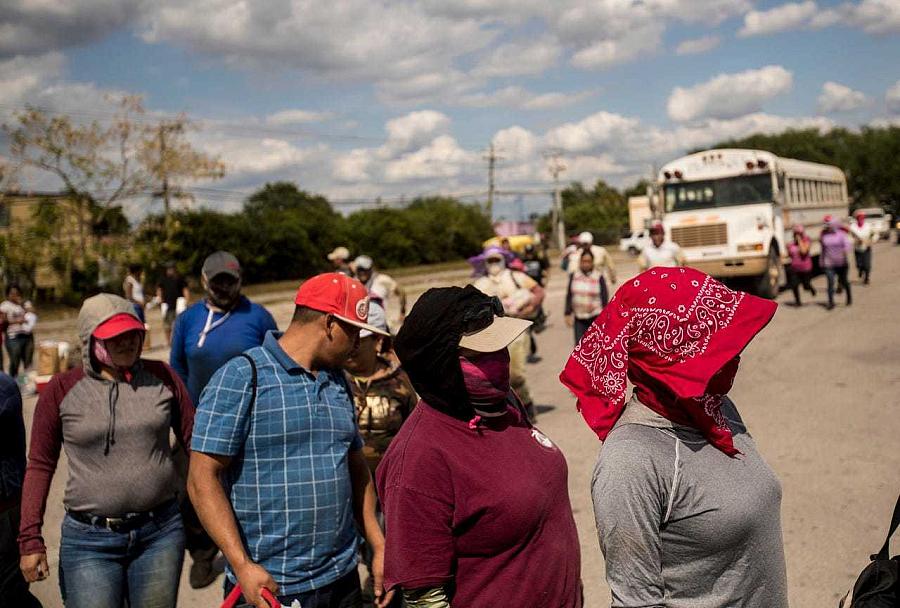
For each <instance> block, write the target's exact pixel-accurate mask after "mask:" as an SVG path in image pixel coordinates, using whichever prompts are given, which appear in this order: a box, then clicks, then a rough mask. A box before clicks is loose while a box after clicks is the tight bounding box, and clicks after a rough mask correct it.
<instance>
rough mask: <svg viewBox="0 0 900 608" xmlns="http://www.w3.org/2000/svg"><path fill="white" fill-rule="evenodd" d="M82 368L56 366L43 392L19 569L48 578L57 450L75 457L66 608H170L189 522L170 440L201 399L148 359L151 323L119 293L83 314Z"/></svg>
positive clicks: (63, 555)
mask: <svg viewBox="0 0 900 608" xmlns="http://www.w3.org/2000/svg"><path fill="white" fill-rule="evenodd" d="M78 333H79V336H80V337H81V344H82V353H83V367H79V368H75V369H73V370H71V371H68V372H64V373H61V374H57V375H56V376H54V377H53V379H52V380H51V381H50V383H49V384H48V385H47V387H46V388H45V389H44V391H43V392H42V393H41V396H40V398H39V399H38V403H37V408H36V410H35V413H34V422H33V425H32V429H31V448H30V452H29V456H28V468H27V470H26V473H25V484H24V490H23V493H22V523H21V527H20V532H19V551H20V553H21V554H22V558H21V568H22V573H23V574H24V575H25V579H26V580H27V581H28V582H35V581H39V580H42V579H44V578H46V577H47V574H48V572H49V570H48V564H47V548H46V547H45V545H44V538H43V536H42V533H41V528H42V525H43V521H44V511H45V507H46V503H47V496H48V494H49V492H50V482H51V481H52V479H53V474H54V472H55V471H56V466H57V462H58V460H59V453H60V449H65V451H66V457H67V458H68V463H69V478H68V481H67V482H66V494H65V498H64V499H63V502H64V503H65V508H66V516H65V519H64V520H63V524H62V540H61V544H60V549H59V582H60V591H61V592H62V599H63V603H64V604H65V605H66V608H123V607H124V606H126V605H127V606H129V607H130V608H170V607H172V608H173V607H174V606H175V603H176V599H177V597H178V582H179V580H180V578H181V566H182V564H183V562H184V529H183V527H182V523H181V514H180V513H179V512H178V492H179V483H178V473H177V471H176V468H175V463H174V461H173V458H172V449H171V446H170V444H169V435H170V432H173V431H174V434H175V437H176V438H177V440H178V443H179V444H181V445H182V446H187V445H190V441H191V427H192V425H193V419H194V407H193V405H192V404H191V399H190V397H189V396H188V393H187V390H186V389H185V387H184V384H182V382H181V379H180V378H179V377H178V374H176V373H175V372H174V371H173V370H172V369H171V368H170V367H169V366H168V365H166V364H165V363H162V362H160V361H152V360H148V359H141V358H140V354H141V346H142V343H143V339H144V324H143V323H141V321H140V319H138V318H137V315H136V314H135V312H134V306H132V304H131V302H129V301H127V300H125V299H124V298H121V297H119V296H115V295H112V294H99V295H96V296H93V297H91V298H88V299H87V300H85V302H84V304H83V305H82V307H81V311H80V312H79V314H78Z"/></svg>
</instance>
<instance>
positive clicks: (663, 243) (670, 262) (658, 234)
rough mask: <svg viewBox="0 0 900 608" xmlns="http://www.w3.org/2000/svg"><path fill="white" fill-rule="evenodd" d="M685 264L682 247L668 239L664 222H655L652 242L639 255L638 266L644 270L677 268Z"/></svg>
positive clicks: (651, 229) (652, 226)
mask: <svg viewBox="0 0 900 608" xmlns="http://www.w3.org/2000/svg"><path fill="white" fill-rule="evenodd" d="M684 265H685V258H684V252H683V251H682V250H681V247H679V246H678V244H677V243H675V242H673V241H670V240H666V230H665V228H663V225H662V222H659V221H657V222H654V223H653V224H652V225H651V226H650V243H649V244H647V246H646V247H644V249H643V250H641V253H640V255H639V256H638V268H640V270H641V272H643V271H645V270H649V269H650V268H657V267H664V268H676V267H680V266H684Z"/></svg>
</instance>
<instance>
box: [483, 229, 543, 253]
mask: <svg viewBox="0 0 900 608" xmlns="http://www.w3.org/2000/svg"><path fill="white" fill-rule="evenodd" d="M503 239H509V246H510V248H511V249H512V250H513V251H515V252H516V253H518V254H520V255H521V254H523V253H525V246H526V245H536V244H537V243H536V242H535V240H534V237H533V236H531V235H530V234H514V235H512V236H495V237H494V238H492V239H488V240H486V241H485V242H484V243H482V246H483V247H484V248H485V249H487V248H488V247H491V246H496V247H499V246H500V241H502V240H503Z"/></svg>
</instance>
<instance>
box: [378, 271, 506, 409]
mask: <svg viewBox="0 0 900 608" xmlns="http://www.w3.org/2000/svg"><path fill="white" fill-rule="evenodd" d="M498 304H499V302H498V301H497V300H496V298H491V297H488V296H486V295H484V294H483V293H481V292H480V291H478V289H476V288H475V287H473V286H471V285H468V286H466V287H464V288H462V287H440V288H435V289H429V290H428V291H426V292H425V293H424V294H422V297H420V298H419V300H418V301H417V302H416V304H415V306H413V307H412V310H411V311H410V312H409V315H408V316H407V317H406V320H405V321H404V322H403V327H401V328H400V332H399V333H398V334H397V338H396V340H395V341H394V350H395V351H396V352H397V356H399V357H400V362H401V363H402V364H403V369H404V371H406V373H407V375H408V376H409V379H410V380H411V381H412V384H413V386H414V387H415V389H416V392H418V393H419V396H420V397H422V399H423V400H424V401H425V402H426V403H427V404H428V405H430V406H432V407H433V408H435V409H437V410H440V411H441V412H444V413H445V414H448V415H450V416H453V417H455V418H459V419H462V420H468V419H470V418H471V417H472V416H474V415H475V411H474V409H473V408H472V405H471V404H470V403H469V396H468V394H467V393H466V387H465V384H464V383H463V376H462V369H461V368H460V365H459V340H460V338H461V337H462V335H463V334H464V333H470V332H472V331H477V330H479V329H483V328H484V327H486V326H487V325H490V323H491V322H492V321H493V318H494V315H496V314H498V312H499V314H501V315H502V314H503V308H502V305H499V306H498ZM498 309H499V310H498Z"/></svg>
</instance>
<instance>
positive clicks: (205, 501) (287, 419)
mask: <svg viewBox="0 0 900 608" xmlns="http://www.w3.org/2000/svg"><path fill="white" fill-rule="evenodd" d="M294 304H295V309H294V317H293V319H292V321H291V324H290V326H289V327H288V329H287V331H285V332H284V334H279V333H276V332H269V333H268V334H267V335H266V339H265V341H264V342H263V345H262V346H260V347H258V348H252V349H250V350H248V351H247V352H246V353H244V354H242V355H241V356H239V357H235V358H234V359H232V360H231V361H229V362H228V363H227V364H226V365H225V366H223V367H222V368H221V369H219V371H217V372H216V373H215V375H214V376H213V378H212V380H210V382H209V384H208V385H207V387H206V389H205V390H204V391H203V394H202V395H201V397H200V405H199V406H198V409H197V419H196V424H195V427H194V437H193V448H194V451H193V452H192V454H191V466H190V474H189V479H188V490H189V492H190V496H191V500H192V501H193V503H194V506H195V507H196V509H197V513H198V514H199V515H200V521H202V522H203V525H204V526H205V527H206V530H207V531H208V532H209V534H210V536H211V537H212V539H213V540H214V541H216V544H217V545H218V546H219V547H220V548H221V550H222V553H223V554H224V555H225V558H226V560H227V561H228V569H227V571H226V574H227V580H226V582H225V592H226V594H227V593H229V592H231V590H232V589H233V588H234V586H235V585H236V584H239V585H240V587H241V590H242V592H243V597H244V598H245V601H247V602H248V603H249V604H250V605H251V606H256V607H258V608H265V607H266V606H267V604H266V601H265V600H264V599H263V598H262V589H263V588H266V589H268V590H269V591H270V592H272V593H274V594H276V595H277V597H278V600H279V601H280V602H281V603H282V604H285V605H288V606H290V605H291V604H292V602H294V601H295V600H296V601H297V602H299V603H300V604H301V605H302V606H303V608H331V607H334V606H338V607H340V608H358V607H359V606H361V590H360V583H359V574H358V572H357V560H358V558H357V553H358V548H359V542H358V541H359V535H358V532H357V531H358V530H359V531H360V532H361V533H362V534H363V536H365V539H366V542H367V543H368V545H369V546H370V547H371V548H372V551H373V553H374V556H373V561H372V563H373V566H372V568H373V579H374V594H375V597H376V605H378V606H383V605H385V606H386V605H387V604H388V603H389V601H390V600H391V595H392V594H383V593H382V589H383V587H382V580H381V579H382V564H383V563H384V562H383V549H384V536H383V534H382V532H381V526H380V525H379V523H378V519H377V517H376V514H375V501H376V498H375V485H374V483H373V482H372V478H371V474H370V472H369V465H368V463H367V462H366V457H365V455H364V453H363V445H364V444H363V440H362V438H361V437H360V435H359V430H358V429H357V426H356V415H355V408H354V406H353V397H352V395H351V393H350V388H349V386H348V385H347V380H346V378H345V377H344V372H343V370H342V369H341V368H342V367H343V366H344V364H345V363H346V362H347V359H348V358H349V357H350V355H351V354H352V353H353V352H354V351H355V350H356V348H357V347H358V345H359V340H360V338H359V331H360V330H361V329H365V330H368V331H372V332H373V333H380V332H381V330H379V329H377V328H374V327H373V326H371V325H369V324H368V323H367V319H368V315H369V311H368V304H369V300H368V295H367V293H366V288H365V287H364V286H363V284H362V283H360V282H359V281H357V280H356V279H352V278H350V277H348V276H346V275H343V274H340V273H336V272H331V273H326V274H320V275H318V276H315V277H313V278H311V279H308V280H307V281H305V282H304V283H303V284H302V285H301V286H300V289H299V290H298V291H297V295H296V297H295V298H294Z"/></svg>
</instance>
